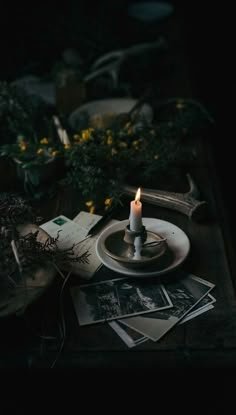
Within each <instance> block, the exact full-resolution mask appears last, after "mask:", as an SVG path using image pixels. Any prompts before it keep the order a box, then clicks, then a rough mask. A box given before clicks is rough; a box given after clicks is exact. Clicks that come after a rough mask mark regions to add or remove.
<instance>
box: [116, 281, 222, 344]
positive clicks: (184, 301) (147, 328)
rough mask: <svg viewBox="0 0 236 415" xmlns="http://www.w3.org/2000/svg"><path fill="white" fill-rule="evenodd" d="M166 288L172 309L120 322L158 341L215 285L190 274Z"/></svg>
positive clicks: (170, 283) (167, 285)
mask: <svg viewBox="0 0 236 415" xmlns="http://www.w3.org/2000/svg"><path fill="white" fill-rule="evenodd" d="M165 288H166V291H167V293H168V295H169V297H170V299H171V301H172V303H173V307H172V308H171V309H169V310H165V311H157V312H154V313H149V314H148V315H144V316H137V317H130V318H125V319H122V320H119V322H121V323H122V324H125V325H127V326H129V327H131V328H133V329H134V330H136V331H138V332H139V333H141V334H143V335H144V336H147V337H149V338H150V339H151V340H153V341H157V340H159V339H160V338H161V337H162V336H164V334H166V333H167V332H168V331H169V330H170V329H171V328H172V327H174V326H175V325H176V324H177V323H178V322H179V321H181V319H182V318H183V317H185V316H186V315H187V313H188V312H189V311H190V310H192V309H193V307H194V306H196V305H197V303H199V302H200V300H201V299H202V298H204V297H205V296H206V295H207V294H208V293H209V292H210V291H211V290H212V289H213V288H214V284H212V283H210V282H208V281H205V280H203V279H202V278H199V277H196V276H195V275H192V274H190V275H187V276H183V278H181V279H180V280H178V281H174V282H169V283H168V284H165Z"/></svg>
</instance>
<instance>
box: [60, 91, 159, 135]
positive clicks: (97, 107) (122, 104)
mask: <svg viewBox="0 0 236 415" xmlns="http://www.w3.org/2000/svg"><path fill="white" fill-rule="evenodd" d="M136 103H137V100H136V99H132V98H110V99H101V100H96V101H90V102H87V103H86V104H84V105H81V106H80V107H79V108H77V109H76V110H75V111H73V112H72V113H71V115H70V116H69V120H68V122H69V125H70V127H71V128H73V129H74V130H76V129H78V128H79V127H80V125H81V121H83V117H84V114H85V113H87V115H88V117H89V120H90V121H91V124H92V126H96V124H97V126H98V127H99V126H100V127H107V125H108V124H109V120H110V121H111V120H112V118H114V116H116V115H118V114H121V113H127V112H129V111H130V110H131V109H132V108H133V107H134V106H135V104H136ZM139 119H140V120H142V119H145V120H146V122H148V123H151V122H152V119H153V110H152V107H151V106H150V105H149V104H146V103H144V104H143V105H142V106H141V107H140V109H139Z"/></svg>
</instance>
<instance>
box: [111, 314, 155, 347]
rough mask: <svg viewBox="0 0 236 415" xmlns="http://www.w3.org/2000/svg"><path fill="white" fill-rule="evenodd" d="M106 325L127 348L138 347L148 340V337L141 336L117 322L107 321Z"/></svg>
mask: <svg viewBox="0 0 236 415" xmlns="http://www.w3.org/2000/svg"><path fill="white" fill-rule="evenodd" d="M108 324H109V326H110V327H111V328H112V329H113V330H114V331H115V332H116V334H118V336H119V337H120V338H121V339H122V340H123V342H124V343H125V344H126V346H128V347H129V348H132V347H135V346H138V345H139V344H141V343H144V342H146V341H147V340H149V338H148V337H145V336H143V335H142V334H140V333H138V332H137V331H135V330H133V329H131V328H130V327H128V326H125V325H123V326H122V325H121V324H119V323H118V322H117V320H112V321H109V322H108Z"/></svg>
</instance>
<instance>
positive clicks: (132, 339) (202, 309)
mask: <svg viewBox="0 0 236 415" xmlns="http://www.w3.org/2000/svg"><path fill="white" fill-rule="evenodd" d="M215 301H216V299H215V298H214V297H213V296H212V295H211V294H208V295H207V296H206V297H204V298H203V299H202V300H201V301H199V303H198V304H197V305H196V306H195V307H193V308H192V311H190V312H189V313H187V315H186V316H185V317H184V318H183V319H181V320H180V321H179V323H178V324H184V323H186V322H187V321H189V320H192V319H194V318H196V317H198V316H199V315H200V314H203V313H206V312H207V311H209V310H211V309H212V308H214V305H213V303H214V302H215ZM108 324H109V325H110V327H111V328H112V329H113V330H114V331H115V332H116V333H117V334H118V336H119V337H120V338H121V339H122V340H123V342H124V343H125V344H126V345H127V346H128V347H129V348H132V347H136V346H138V345H140V344H142V343H145V342H146V341H148V340H150V339H149V338H148V337H146V336H144V335H143V334H141V333H139V332H137V331H136V330H134V329H132V328H131V327H129V326H127V325H125V324H122V323H121V321H117V320H116V321H110V322H109V323H108Z"/></svg>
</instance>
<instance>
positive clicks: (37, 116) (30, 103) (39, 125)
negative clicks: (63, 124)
mask: <svg viewBox="0 0 236 415" xmlns="http://www.w3.org/2000/svg"><path fill="white" fill-rule="evenodd" d="M44 111H45V108H44V104H43V103H41V102H40V101H39V100H36V99H34V98H33V97H29V96H28V95H26V93H25V92H24V91H23V90H22V89H21V88H20V87H18V86H15V85H13V84H10V83H8V82H6V81H0V143H1V144H4V143H14V142H15V140H16V137H17V136H18V135H19V134H23V135H25V136H28V137H31V140H34V139H35V137H36V136H37V133H38V134H40V132H41V131H42V130H44V129H45V125H46V118H45V113H44Z"/></svg>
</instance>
